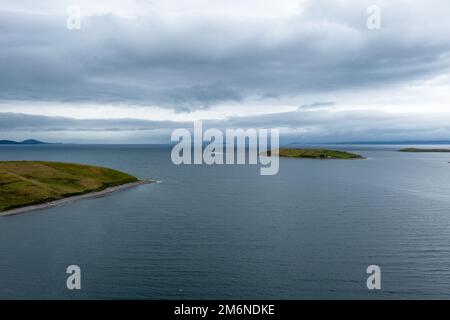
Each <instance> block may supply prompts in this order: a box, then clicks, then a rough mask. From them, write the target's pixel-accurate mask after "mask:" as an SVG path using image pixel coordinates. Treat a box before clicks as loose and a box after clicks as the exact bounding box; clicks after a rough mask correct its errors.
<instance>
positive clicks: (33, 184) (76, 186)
mask: <svg viewBox="0 0 450 320" xmlns="http://www.w3.org/2000/svg"><path fill="white" fill-rule="evenodd" d="M137 181H139V180H138V179H137V178H136V177H133V176H131V175H128V174H126V173H122V172H120V171H116V170H112V169H108V168H102V167H95V166H88V165H81V164H72V163H60V162H44V161H6V162H3V161H2V162H0V212H2V211H6V210H9V209H14V208H20V207H24V206H30V205H35V204H41V203H46V202H51V201H55V200H60V199H64V198H67V197H71V196H76V195H82V194H86V193H91V192H98V191H102V190H105V189H107V188H110V187H115V186H120V185H124V184H128V183H132V182H137Z"/></svg>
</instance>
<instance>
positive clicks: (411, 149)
mask: <svg viewBox="0 0 450 320" xmlns="http://www.w3.org/2000/svg"><path fill="white" fill-rule="evenodd" d="M398 151H400V152H450V149H419V148H406V149H400V150H398Z"/></svg>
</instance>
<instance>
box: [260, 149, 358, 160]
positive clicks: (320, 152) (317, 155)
mask: <svg viewBox="0 0 450 320" xmlns="http://www.w3.org/2000/svg"><path fill="white" fill-rule="evenodd" d="M274 152H275V153H278V155H279V156H280V157H288V158H310V159H363V157H362V156H360V155H359V154H355V153H351V152H346V151H338V150H328V149H297V148H295V149H291V148H280V149H279V150H275V151H274ZM268 153H269V154H268V155H269V156H270V152H268Z"/></svg>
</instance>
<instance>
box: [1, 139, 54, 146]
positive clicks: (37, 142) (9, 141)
mask: <svg viewBox="0 0 450 320" xmlns="http://www.w3.org/2000/svg"><path fill="white" fill-rule="evenodd" d="M0 144H13V145H15V144H50V143H47V142H42V141H39V140H34V139H28V140H24V141H20V142H17V141H11V140H0Z"/></svg>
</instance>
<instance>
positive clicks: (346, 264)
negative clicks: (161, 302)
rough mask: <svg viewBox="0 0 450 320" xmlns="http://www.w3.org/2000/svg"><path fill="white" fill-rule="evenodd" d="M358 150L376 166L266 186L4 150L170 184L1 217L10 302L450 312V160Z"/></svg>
mask: <svg viewBox="0 0 450 320" xmlns="http://www.w3.org/2000/svg"><path fill="white" fill-rule="evenodd" d="M428 147H429V146H428ZM335 148H342V146H339V147H338V146H335ZM347 149H354V150H357V151H358V152H359V153H360V154H362V155H364V156H366V157H368V159H366V160H353V161H342V160H334V161H333V160H322V161H320V160H307V159H280V171H279V173H278V175H276V176H260V175H259V167H258V166H254V165H252V166H242V165H240V166H194V165H192V166H175V165H173V164H172V162H171V160H170V148H169V147H161V146H136V145H134V146H130V145H128V146H126V145H114V146H106V145H101V146H82V145H73V146H67V145H49V146H3V147H0V160H52V161H67V162H78V163H86V164H93V165H100V166H106V167H111V168H115V169H118V170H122V171H125V172H128V173H131V174H134V175H136V176H138V177H140V178H152V179H158V180H161V181H162V183H159V184H152V185H144V186H140V187H137V188H135V189H130V190H126V191H124V192H120V193H116V194H113V195H111V196H108V197H105V198H100V199H90V200H83V201H79V202H76V203H73V204H70V205H66V206H63V207H58V208H52V209H47V210H43V211H36V212H32V213H27V214H22V215H17V216H10V217H0V298H63V299H66V298H68V299H70V298H100V299H102V298H138V299H139V298H146V299H184V298H186V299H192V298H193V299H202V298H211V299H213V298H218V299H229V298H230V299H231V298H235V299H239V298H252V299H264V298H268V299H269V298H270V299H272V298H273V299H303V298H352V299H353V298H374V299H377V298H450V163H449V161H450V154H443V153H441V154H439V153H434V154H432V153H424V154H419V153H399V152H396V151H395V150H396V149H397V147H396V146H387V147H380V146H376V147H375V146H372V147H369V146H367V147H364V146H353V147H351V148H347ZM72 264H75V265H79V266H80V267H81V270H82V290H80V291H69V290H67V289H66V277H67V274H66V273H65V271H66V267H67V266H68V265H72ZM371 264H376V265H379V266H380V267H381V272H382V280H381V281H382V290H380V291H376V292H374V291H369V290H368V289H367V287H366V279H367V276H368V275H367V274H366V268H367V266H369V265H371Z"/></svg>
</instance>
